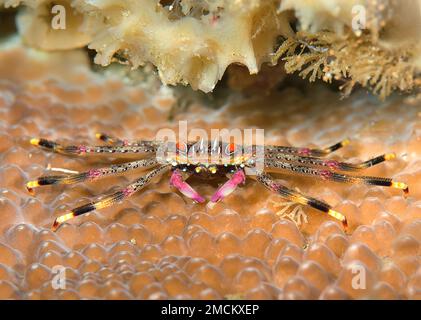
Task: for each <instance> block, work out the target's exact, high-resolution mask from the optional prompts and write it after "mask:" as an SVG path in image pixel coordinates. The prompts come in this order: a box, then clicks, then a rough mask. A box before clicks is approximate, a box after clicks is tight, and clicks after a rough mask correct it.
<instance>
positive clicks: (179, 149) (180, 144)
mask: <svg viewBox="0 0 421 320" xmlns="http://www.w3.org/2000/svg"><path fill="white" fill-rule="evenodd" d="M175 146H176V148H177V152H179V153H186V152H187V144H186V143H185V142H177V143H176V144H175Z"/></svg>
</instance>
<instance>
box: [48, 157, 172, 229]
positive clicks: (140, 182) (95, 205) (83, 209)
mask: <svg viewBox="0 0 421 320" xmlns="http://www.w3.org/2000/svg"><path fill="white" fill-rule="evenodd" d="M169 169H170V165H162V166H160V167H158V168H156V169H154V170H152V171H151V172H149V173H148V174H146V175H144V176H143V177H141V178H139V179H137V180H136V181H134V182H133V183H131V184H129V185H128V186H126V187H125V188H123V189H121V190H119V191H117V192H115V193H113V194H111V195H109V196H106V197H105V198H103V199H101V200H98V201H94V202H90V203H87V204H84V205H82V206H80V207H77V208H75V209H73V210H70V212H68V213H66V214H64V215H61V216H59V217H58V218H56V219H55V220H54V224H53V226H52V229H53V230H54V231H55V230H57V228H58V227H60V225H62V224H63V223H64V222H66V221H68V220H70V219H73V218H75V217H77V216H80V215H83V214H85V213H88V212H90V211H94V210H100V209H103V208H106V207H109V206H112V205H114V204H116V203H118V202H120V201H122V200H124V199H126V198H128V197H130V196H132V195H133V194H134V193H136V192H137V191H139V190H141V189H142V188H144V187H145V186H146V185H148V184H149V183H150V182H151V180H152V179H153V178H154V177H156V176H159V175H161V174H163V173H165V172H167V171H168V170H169Z"/></svg>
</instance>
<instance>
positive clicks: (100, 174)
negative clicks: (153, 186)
mask: <svg viewBox="0 0 421 320" xmlns="http://www.w3.org/2000/svg"><path fill="white" fill-rule="evenodd" d="M157 164H158V161H157V160H155V159H144V160H138V161H133V162H127V163H122V164H115V165H111V166H109V167H105V168H100V169H91V170H88V171H85V172H80V173H73V174H66V175H51V176H42V177H39V178H38V179H37V180H33V181H29V182H28V183H27V184H26V188H27V189H28V191H29V192H31V193H32V192H33V188H36V187H39V186H47V185H60V184H74V183H79V182H83V181H87V180H88V181H93V180H97V179H101V178H104V177H107V176H110V175H114V174H120V173H124V172H127V171H130V170H134V169H138V168H146V167H152V166H156V165H157Z"/></svg>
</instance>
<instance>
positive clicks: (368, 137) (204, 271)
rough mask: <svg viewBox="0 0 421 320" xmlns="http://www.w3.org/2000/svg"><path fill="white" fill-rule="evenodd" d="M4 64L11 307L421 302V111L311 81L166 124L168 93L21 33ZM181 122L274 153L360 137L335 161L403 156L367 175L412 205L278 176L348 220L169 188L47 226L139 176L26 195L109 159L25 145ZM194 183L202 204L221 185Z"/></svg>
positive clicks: (3, 261) (1, 166)
mask: <svg viewBox="0 0 421 320" xmlns="http://www.w3.org/2000/svg"><path fill="white" fill-rule="evenodd" d="M0 60H1V61H2V63H1V64H0V152H1V155H0V211H1V212H2V219H1V221H0V297H1V298H17V299H52V298H58V299H79V298H107V299H124V298H130V299H131V298H140V299H163V298H197V299H221V298H227V299H242V298H247V299H351V298H352V299H363V298H376V299H396V298H402V299H420V298H421V296H420V292H421V287H420V280H421V265H420V263H421V261H420V253H421V246H420V242H421V233H420V230H421V202H420V200H419V199H420V198H421V186H420V184H419V181H420V179H421V161H420V158H421V125H420V123H421V121H420V120H421V118H420V117H421V101H419V100H416V99H406V98H405V97H392V98H390V99H388V100H386V101H385V102H383V103H380V102H379V101H377V100H376V99H372V98H370V97H367V96H365V95H364V94H361V93H359V92H356V93H355V94H353V95H352V96H351V97H350V98H349V99H346V100H342V101H338V96H337V94H336V92H332V91H331V90H329V89H328V88H326V87H325V86H323V85H312V86H311V88H306V87H303V88H300V89H297V88H293V87H289V88H284V89H283V90H281V91H278V92H272V94H269V95H266V96H254V97H252V98H249V99H247V100H244V101H237V102H236V103H235V102H232V103H226V104H224V105H223V106H222V107H221V108H219V109H212V108H209V107H208V106H206V105H204V104H201V103H198V102H195V103H192V104H191V106H190V108H189V109H188V112H185V113H182V114H180V113H176V114H174V121H169V120H166V119H168V114H169V111H170V109H171V107H172V105H173V104H174V103H175V102H176V101H175V99H174V96H173V93H172V92H171V91H168V90H164V89H159V88H157V90H156V92H153V93H151V92H150V91H149V90H144V89H143V88H142V86H139V85H133V83H130V82H129V83H127V82H125V81H123V80H122V79H121V78H120V77H119V76H117V75H115V74H113V73H108V74H106V75H105V74H101V73H96V72H93V71H92V70H91V68H90V63H89V59H88V57H87V55H86V52H84V51H82V50H75V51H69V52H55V53H40V52H38V51H35V50H31V49H28V48H23V47H22V46H21V44H20V43H19V41H18V40H17V39H16V38H15V39H14V42H8V43H7V44H3V45H1V46H0ZM181 119H182V120H187V121H188V122H189V126H191V127H192V128H203V129H205V130H210V129H212V128H256V127H258V128H263V129H265V134H266V142H267V143H274V144H280V145H281V144H282V145H294V146H309V147H312V146H318V147H322V146H326V145H329V144H331V143H332V142H336V141H339V140H341V139H343V138H345V137H350V138H351V140H352V142H351V145H350V146H348V147H347V148H344V149H343V150H340V151H338V153H339V154H340V155H341V156H343V157H346V158H350V159H351V161H358V160H363V159H368V158H370V157H371V156H374V155H377V154H380V153H383V152H390V151H394V152H396V154H397V159H396V160H395V161H390V162H387V163H385V164H383V165H381V166H376V167H373V168H371V169H369V174H373V175H382V176H391V177H394V178H399V180H402V181H404V182H407V183H408V184H409V186H410V188H411V193H410V195H409V197H408V199H404V198H403V197H402V195H401V194H400V193H399V192H397V191H396V192H395V191H394V190H389V189H384V188H381V187H368V186H364V185H353V186H349V185H341V184H335V183H326V182H323V181H322V182H314V181H313V180H312V183H311V184H310V183H308V180H306V179H305V178H300V177H296V176H294V177H290V176H280V178H282V179H283V180H285V184H286V185H288V186H291V187H292V186H298V187H299V189H300V190H301V191H302V192H304V193H307V194H310V195H313V196H317V197H319V198H322V199H324V200H326V201H328V202H329V203H331V204H333V205H334V207H335V209H336V210H338V211H341V212H344V213H346V214H347V217H348V220H349V232H348V233H345V232H344V231H343V229H342V227H341V226H340V225H339V224H338V223H337V222H336V221H334V220H332V219H331V218H329V217H326V216H325V215H323V214H320V213H318V212H316V211H314V210H311V209H309V208H307V207H304V208H301V209H302V210H303V212H304V215H303V213H298V212H297V213H298V215H299V216H302V217H306V219H307V221H308V222H307V223H305V219H304V218H303V219H302V220H301V225H299V226H297V225H296V223H294V222H293V221H290V220H288V219H281V218H280V217H279V216H278V215H277V213H276V212H277V211H279V208H276V207H274V206H273V203H274V202H275V204H276V203H279V202H280V201H281V199H280V198H279V197H278V196H276V195H273V194H271V193H270V192H269V191H266V190H265V189H264V187H262V186H259V185H258V183H254V182H249V183H247V185H245V186H244V187H242V188H240V189H239V190H238V192H236V193H235V194H233V195H231V196H230V197H228V198H227V199H226V200H225V201H224V202H223V203H219V204H218V205H216V206H215V207H214V208H212V209H209V208H206V206H205V205H201V204H193V203H192V202H189V201H187V200H186V199H185V198H183V197H182V196H181V195H179V194H178V193H176V192H174V190H172V189H170V186H169V185H168V180H167V179H162V180H161V181H159V182H157V183H155V184H153V185H151V186H150V187H148V188H147V189H145V190H144V192H142V193H140V194H139V195H137V196H134V197H133V198H131V199H130V200H129V201H126V202H124V203H122V204H121V205H119V206H118V207H113V208H110V209H105V210H103V211H98V212H93V213H92V214H88V215H86V216H83V217H80V218H77V219H75V220H72V221H71V223H70V224H66V225H64V226H63V227H62V228H60V229H59V230H58V231H57V232H52V231H51V230H50V226H51V223H52V221H53V220H54V218H55V217H57V216H58V215H60V214H62V213H63V211H65V210H68V209H69V208H72V207H75V206H77V205H79V204H81V203H84V202H86V200H87V199H91V198H92V197H94V196H95V195H98V194H100V193H108V192H110V191H112V189H113V187H112V186H117V185H122V184H126V183H127V182H128V181H129V180H132V179H134V178H135V177H136V176H137V175H136V174H134V175H133V176H128V177H127V176H124V177H123V176H122V177H115V178H110V179H107V180H103V181H101V182H100V181H98V183H91V184H82V185H75V186H68V187H57V188H48V187H46V188H47V189H43V190H41V189H40V190H39V191H37V192H36V194H35V195H34V196H31V195H29V194H28V193H27V191H26V189H25V182H26V181H28V180H30V179H32V178H34V177H37V176H39V175H41V174H45V173H48V172H49V170H51V169H52V168H67V169H73V170H85V169H87V168H91V167H92V166H94V165H100V163H101V159H100V158H95V159H92V160H91V161H90V160H89V159H86V158H84V159H80V158H77V157H76V158H69V157H64V156H62V155H59V154H52V153H46V152H44V151H42V150H39V149H36V148H33V147H31V145H30V144H29V143H28V139H29V138H30V137H33V136H44V137H48V138H51V139H58V140H60V141H73V142H74V141H80V142H81V143H84V142H88V141H90V142H92V140H93V139H94V136H95V133H96V132H107V133H110V134H113V135H115V136H120V137H125V138H128V139H138V138H153V137H154V136H155V134H156V132H157V130H158V129H160V128H164V127H165V128H171V129H174V130H178V123H177V120H181ZM192 184H193V185H194V186H195V188H198V191H199V192H200V193H202V194H203V195H205V196H207V197H209V196H210V195H211V194H212V193H213V192H214V189H215V186H210V185H208V183H207V182H206V181H205V182H203V181H201V180H193V181H192ZM297 210H298V209H297ZM284 213H285V212H282V214H284ZM292 213H293V212H290V214H291V217H292V218H296V217H297V216H296V215H293V214H292ZM282 214H281V215H282ZM57 266H63V267H64V268H65V269H64V270H65V275H66V286H65V288H61V289H54V288H53V286H52V282H51V281H52V280H53V278H54V276H55V275H56V274H57V273H56V272H57V269H56V267H57ZM355 268H358V270H363V272H365V274H366V280H367V282H366V286H365V287H364V288H360V287H358V288H357V289H355V288H354V287H353V286H352V278H353V277H354V276H355V272H354V271H355Z"/></svg>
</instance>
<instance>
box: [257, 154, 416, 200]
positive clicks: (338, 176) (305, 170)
mask: <svg viewBox="0 0 421 320" xmlns="http://www.w3.org/2000/svg"><path fill="white" fill-rule="evenodd" d="M265 166H266V168H268V169H283V170H288V171H291V172H294V173H299V174H303V175H310V176H316V177H319V178H321V179H323V180H328V181H335V182H342V183H362V184H367V185H374V186H383V187H392V188H396V189H401V190H402V191H403V192H404V194H405V195H407V194H408V193H409V188H408V186H407V185H406V184H405V183H403V182H398V181H394V180H392V179H391V178H383V177H372V176H354V175H348V174H343V173H337V172H333V171H331V170H328V169H316V168H312V167H307V166H299V165H294V164H291V163H287V162H280V161H267V162H266V163H265Z"/></svg>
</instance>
